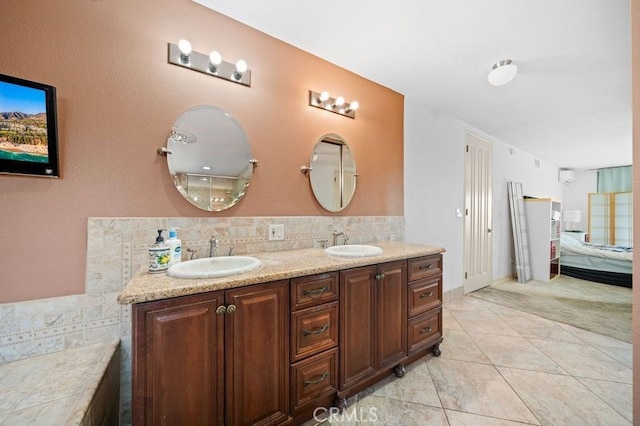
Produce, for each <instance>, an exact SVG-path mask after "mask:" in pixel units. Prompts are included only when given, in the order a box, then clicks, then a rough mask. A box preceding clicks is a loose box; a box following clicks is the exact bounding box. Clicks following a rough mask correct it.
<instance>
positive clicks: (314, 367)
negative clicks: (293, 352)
mask: <svg viewBox="0 0 640 426" xmlns="http://www.w3.org/2000/svg"><path fill="white" fill-rule="evenodd" d="M337 377H338V349H337V348H336V349H331V350H329V351H326V352H323V353H321V354H318V355H316V356H313V357H311V358H309V359H306V360H304V361H301V362H298V363H296V364H293V365H292V366H291V379H292V381H291V395H292V396H293V400H292V401H291V410H292V411H295V410H297V409H299V408H300V407H302V406H303V405H305V404H307V403H309V402H311V401H313V400H314V399H316V398H319V397H322V396H324V395H327V394H331V393H333V392H336V389H337V388H336V385H337Z"/></svg>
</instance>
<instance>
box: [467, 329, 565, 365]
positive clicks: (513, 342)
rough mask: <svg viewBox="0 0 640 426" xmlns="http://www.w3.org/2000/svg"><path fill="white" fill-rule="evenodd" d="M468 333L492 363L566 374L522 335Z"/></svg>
mask: <svg viewBox="0 0 640 426" xmlns="http://www.w3.org/2000/svg"><path fill="white" fill-rule="evenodd" d="M469 335H470V336H471V338H472V339H473V341H474V342H475V343H476V345H478V347H479V348H480V350H481V351H482V352H483V353H484V354H485V355H486V356H487V358H488V359H489V360H490V361H491V364H493V365H501V366H504V367H514V368H522V369H525V370H533V371H544V372H547V373H556V374H567V372H566V371H565V370H564V369H563V368H562V367H560V366H559V365H558V364H557V363H556V362H555V361H553V360H552V359H551V358H549V357H548V356H546V355H545V354H544V353H543V352H542V351H541V350H540V349H538V348H536V347H535V346H534V345H532V344H531V343H529V341H528V340H527V339H525V338H523V337H518V336H500V335H496V334H485V333H473V332H470V333H469Z"/></svg>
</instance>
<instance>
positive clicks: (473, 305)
mask: <svg viewBox="0 0 640 426" xmlns="http://www.w3.org/2000/svg"><path fill="white" fill-rule="evenodd" d="M446 308H447V309H449V310H451V311H471V312H477V311H483V312H491V311H490V309H489V308H488V307H487V303H486V302H484V301H483V300H480V299H476V298H474V297H467V296H465V297H463V298H461V299H456V300H452V301H451V302H449V303H447V304H446Z"/></svg>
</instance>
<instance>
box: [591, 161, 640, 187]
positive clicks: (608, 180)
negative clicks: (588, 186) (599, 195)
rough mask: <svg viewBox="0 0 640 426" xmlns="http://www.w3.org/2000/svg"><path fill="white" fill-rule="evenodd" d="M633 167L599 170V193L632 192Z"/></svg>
mask: <svg viewBox="0 0 640 426" xmlns="http://www.w3.org/2000/svg"><path fill="white" fill-rule="evenodd" d="M631 167H632V166H623V167H607V168H606V169H598V192H631V182H632V181H633V180H632V174H633V173H632V169H631Z"/></svg>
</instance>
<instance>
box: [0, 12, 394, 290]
mask: <svg viewBox="0 0 640 426" xmlns="http://www.w3.org/2000/svg"><path fill="white" fill-rule="evenodd" d="M0 28H1V29H2V30H1V37H0V45H1V47H2V49H1V50H2V54H1V55H0V73H3V74H9V75H13V76H16V77H21V78H25V79H28V80H34V81H39V82H43V83H47V84H51V85H53V86H56V88H57V91H58V122H59V135H60V141H61V142H60V153H61V173H62V177H61V178H60V179H46V178H35V177H24V176H7V175H0V218H1V219H0V271H1V273H0V302H11V301H19V300H29V299H37V298H44V297H52V296H61V295H68V294H76V293H82V292H83V291H84V285H85V277H84V273H85V261H86V257H85V251H86V238H87V235H86V234H87V231H86V221H87V218H88V217H90V216H120V217H132V216H187V217H188V216H216V215H217V216H285V215H286V216H299V215H303V216H306V215H327V214H331V213H328V212H326V211H324V210H323V209H322V208H321V207H320V206H319V205H318V204H317V203H316V201H315V200H314V198H313V195H312V192H311V189H310V187H309V182H308V178H306V177H305V176H304V175H302V174H301V173H300V166H302V165H303V164H308V162H309V156H310V153H311V149H312V147H313V145H314V144H315V142H316V140H317V139H318V138H319V137H320V136H321V135H323V134H324V133H327V132H336V133H340V134H341V135H342V136H344V137H345V138H346V139H347V140H348V142H349V144H350V146H351V148H352V150H353V152H354V156H355V159H356V164H357V167H358V172H359V174H360V176H361V177H360V178H359V180H358V188H357V191H356V195H355V198H354V200H353V202H352V204H351V205H350V206H349V207H348V208H347V209H345V210H344V211H342V212H340V213H339V214H340V215H348V216H357V215H400V216H401V215H403V103H404V99H403V96H402V95H400V94H398V93H396V92H394V91H392V90H389V89H387V88H385V87H382V86H380V85H378V84H375V83H373V82H371V81H369V80H366V79H364V78H362V77H360V76H357V75H355V74H353V73H351V72H349V71H346V70H344V69H341V68H339V67H336V66H334V65H332V64H330V63H329V62H326V61H324V60H321V59H319V58H317V57H315V56H313V55H310V54H308V53H306V52H304V51H301V50H299V49H296V48H294V47H292V46H290V45H287V44H285V43H282V42H280V41H278V40H276V39H274V38H272V37H269V36H267V35H265V34H263V33H260V32H258V31H256V30H254V29H251V28H249V27H247V26H245V25H242V24H240V23H238V22H236V21H233V20H231V19H229V18H226V17H224V16H222V15H220V14H218V13H215V12H213V11H210V10H208V9H206V8H204V7H202V6H200V5H198V4H196V3H194V2H192V1H190V0H146V1H141V0H136V1H127V0H109V1H88V0H85V1H69V0H48V1H41V0H5V1H3V2H2V13H0ZM180 38H187V39H188V40H190V41H191V43H192V45H193V48H194V50H197V51H200V52H208V51H211V50H219V51H220V52H221V53H222V55H223V57H224V58H225V60H228V61H232V62H235V61H236V60H237V59H240V58H242V59H245V60H246V61H247V63H248V64H249V67H250V69H251V70H252V87H251V88H247V87H244V86H241V85H236V84H232V83H230V82H227V81H224V80H220V79H216V78H212V77H209V76H206V75H203V74H200V73H197V72H193V71H189V70H186V69H183V68H180V67H176V66H174V65H170V64H167V43H168V42H169V41H171V42H177V41H178V40H179V39H180ZM356 51H357V49H356V48H355V47H354V52H356ZM309 89H313V90H318V91H320V90H328V91H329V92H330V93H334V94H343V96H345V98H346V99H347V100H354V99H357V100H358V101H359V102H360V105H361V107H360V110H359V111H358V113H357V119H356V120H351V119H347V118H344V117H340V116H338V115H336V114H332V113H329V112H326V111H322V110H319V109H316V108H311V107H308V106H307V100H308V90H309ZM199 104H211V105H216V106H219V107H222V108H224V109H226V110H227V111H229V112H230V113H231V114H232V115H234V116H235V117H236V118H237V119H238V121H239V122H240V123H241V124H242V125H243V126H244V128H245V130H246V132H247V135H248V137H249V140H250V141H251V145H252V149H253V154H254V156H255V158H256V159H258V161H259V166H258V168H257V169H256V174H255V177H254V179H253V180H252V182H251V187H250V189H249V191H248V193H247V196H246V198H245V199H244V200H243V201H242V202H241V203H240V204H239V205H237V206H236V207H234V208H232V209H230V210H227V211H225V212H222V213H208V212H203V211H200V210H198V209H197V208H195V207H193V206H191V205H190V204H189V203H188V202H186V201H185V200H184V199H183V198H182V197H181V196H180V195H179V194H178V192H177V190H176V189H175V188H174V187H173V185H172V184H171V180H170V178H169V173H168V171H167V167H166V161H165V159H163V158H161V157H159V156H158V155H157V154H156V149H157V148H158V147H160V146H163V145H165V142H166V138H167V136H168V132H169V130H170V128H171V126H172V124H173V122H174V121H175V120H176V119H177V118H178V117H179V116H180V114H181V113H182V112H183V111H185V110H186V109H187V108H189V107H191V106H194V105H199Z"/></svg>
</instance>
